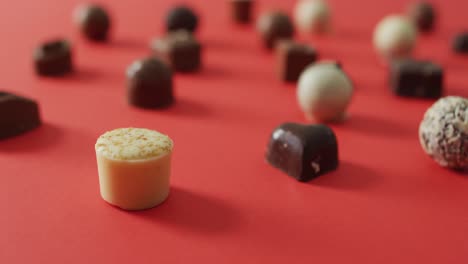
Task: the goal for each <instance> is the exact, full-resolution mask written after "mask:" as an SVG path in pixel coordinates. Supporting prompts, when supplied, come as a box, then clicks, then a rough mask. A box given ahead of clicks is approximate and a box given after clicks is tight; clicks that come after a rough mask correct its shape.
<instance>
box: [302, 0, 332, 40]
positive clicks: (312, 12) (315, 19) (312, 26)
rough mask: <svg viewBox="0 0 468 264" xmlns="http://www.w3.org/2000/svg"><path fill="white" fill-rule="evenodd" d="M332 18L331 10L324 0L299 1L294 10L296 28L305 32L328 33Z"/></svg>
mask: <svg viewBox="0 0 468 264" xmlns="http://www.w3.org/2000/svg"><path fill="white" fill-rule="evenodd" d="M330 16H331V15H330V9H329V7H328V5H327V3H326V2H325V1H324V0H299V1H298V2H297V4H296V7H295V9H294V20H295V22H296V26H297V27H298V28H299V30H301V31H304V32H311V33H324V32H327V31H328V30H329V29H330Z"/></svg>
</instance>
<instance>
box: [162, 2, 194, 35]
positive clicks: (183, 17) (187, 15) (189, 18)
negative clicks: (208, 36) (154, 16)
mask: <svg viewBox="0 0 468 264" xmlns="http://www.w3.org/2000/svg"><path fill="white" fill-rule="evenodd" d="M197 27H198V16H197V14H195V12H194V11H193V10H192V9H191V8H189V7H187V6H176V7H174V8H173V9H171V10H170V11H169V12H168V14H167V16H166V31H167V32H172V31H177V30H181V29H183V30H187V31H190V32H195V31H196V30H197Z"/></svg>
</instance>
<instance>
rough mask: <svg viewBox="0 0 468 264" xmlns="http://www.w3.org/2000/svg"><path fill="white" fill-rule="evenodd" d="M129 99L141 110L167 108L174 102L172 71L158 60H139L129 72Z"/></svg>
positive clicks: (130, 102) (131, 66)
mask: <svg viewBox="0 0 468 264" xmlns="http://www.w3.org/2000/svg"><path fill="white" fill-rule="evenodd" d="M127 79H128V84H127V97H128V102H129V104H131V105H134V106H137V107H140V108H165V107H168V106H170V105H171V104H172V103H173V102H174V95H173V90H172V71H171V69H170V67H169V66H168V65H166V64H165V63H164V62H163V61H161V60H159V59H157V58H147V59H143V60H137V61H135V62H134V63H133V64H132V65H130V67H129V68H128V70H127Z"/></svg>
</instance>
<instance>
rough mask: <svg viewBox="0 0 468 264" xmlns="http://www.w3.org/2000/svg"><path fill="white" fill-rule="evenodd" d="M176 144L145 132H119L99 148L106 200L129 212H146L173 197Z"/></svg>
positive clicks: (105, 136) (100, 142) (104, 138)
mask: <svg viewBox="0 0 468 264" xmlns="http://www.w3.org/2000/svg"><path fill="white" fill-rule="evenodd" d="M172 147H173V143H172V140H171V139H170V138H169V137H168V136H166V135H163V134H161V133H159V132H157V131H153V130H149V129H144V128H119V129H115V130H112V131H109V132H106V133H104V134H103V135H101V136H100V137H99V138H98V140H97V142H96V145H95V149H96V158H97V164H98V173H99V185H100V191H101V196H102V198H103V199H104V200H105V201H107V202H108V203H110V204H113V205H115V206H118V207H120V208H122V209H125V210H142V209H148V208H151V207H154V206H156V205H158V204H160V203H162V202H163V201H164V200H165V199H166V198H167V196H168V195H169V176H170V165H171V153H172Z"/></svg>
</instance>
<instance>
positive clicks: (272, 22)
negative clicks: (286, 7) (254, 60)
mask: <svg viewBox="0 0 468 264" xmlns="http://www.w3.org/2000/svg"><path fill="white" fill-rule="evenodd" d="M257 29H258V31H259V32H260V35H261V37H262V39H263V41H264V43H265V46H266V47H267V48H268V49H272V48H273V47H274V46H275V45H276V42H277V41H278V40H282V39H291V38H292V37H293V35H294V26H293V23H292V22H291V20H290V19H289V16H288V15H286V14H284V13H282V12H280V11H271V12H268V13H265V14H263V15H262V16H261V17H260V18H259V20H258V24H257Z"/></svg>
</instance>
